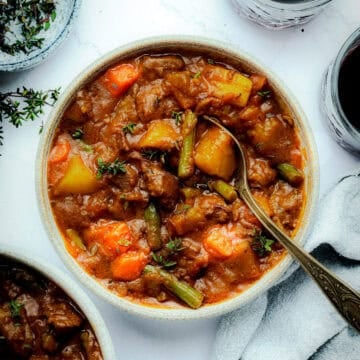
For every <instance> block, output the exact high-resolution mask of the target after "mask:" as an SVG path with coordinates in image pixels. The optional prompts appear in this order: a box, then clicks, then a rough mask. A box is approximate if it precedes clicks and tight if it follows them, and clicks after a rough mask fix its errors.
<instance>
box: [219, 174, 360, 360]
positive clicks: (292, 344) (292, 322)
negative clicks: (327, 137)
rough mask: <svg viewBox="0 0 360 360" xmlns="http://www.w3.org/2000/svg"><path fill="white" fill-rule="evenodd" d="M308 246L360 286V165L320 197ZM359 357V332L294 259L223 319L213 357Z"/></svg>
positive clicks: (293, 359) (294, 359) (321, 359)
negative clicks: (268, 285)
mask: <svg viewBox="0 0 360 360" xmlns="http://www.w3.org/2000/svg"><path fill="white" fill-rule="evenodd" d="M305 249H306V250H307V251H311V252H314V253H315V256H316V257H317V258H318V259H319V260H320V261H321V262H322V263H323V264H324V265H326V266H328V267H329V268H330V269H331V270H333V271H334V272H336V273H337V274H338V275H339V276H340V277H341V278H343V279H344V280H346V281H347V282H349V283H350V284H351V285H352V286H353V287H354V288H355V289H358V290H360V169H358V170H356V171H353V172H351V173H350V174H347V175H346V176H344V177H343V178H341V179H340V180H339V181H338V183H337V184H336V185H335V186H334V187H333V188H332V189H331V190H330V191H329V193H328V194H326V195H325V196H324V198H323V199H322V201H321V203H320V206H319V209H318V215H317V219H316V222H315V226H314V229H313V232H312V234H311V236H310V237H309V239H307V241H306V244H305ZM239 359H241V360H308V359H311V360H325V359H326V360H335V359H336V360H342V359H346V360H359V359H360V336H359V334H358V333H357V332H355V331H354V330H353V329H352V328H350V327H349V326H348V325H347V324H346V323H345V321H344V320H343V319H342V318H341V316H340V315H339V314H338V313H337V312H336V310H335V309H334V308H333V306H332V305H331V304H330V303H329V302H328V300H327V299H326V298H325V296H323V294H322V293H321V290H320V289H319V288H318V287H317V285H316V284H315V283H314V282H313V281H312V280H310V278H309V276H307V275H306V274H305V273H304V271H303V270H302V269H300V268H299V266H298V265H297V264H296V263H293V264H292V265H291V267H290V268H289V269H288V271H287V272H286V273H285V274H284V276H283V277H282V279H281V280H280V281H279V283H278V284H277V285H276V286H275V287H273V288H272V289H270V290H269V291H268V292H267V293H266V294H264V295H262V296H260V297H259V298H257V299H256V300H255V301H254V302H252V303H250V304H248V305H246V306H244V307H242V308H241V309H239V310H237V311H234V312H232V313H230V314H228V315H226V316H225V317H223V318H222V319H221V321H220V324H219V328H218V332H217V335H216V339H215V348H214V353H213V360H239Z"/></svg>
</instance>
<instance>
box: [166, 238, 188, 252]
mask: <svg viewBox="0 0 360 360" xmlns="http://www.w3.org/2000/svg"><path fill="white" fill-rule="evenodd" d="M182 241H183V240H182V238H178V237H175V238H173V239H170V241H169V242H168V243H167V244H166V245H165V246H166V248H167V249H168V250H170V252H171V253H172V254H173V253H177V252H180V251H182V250H184V249H185V248H184V247H183V246H182Z"/></svg>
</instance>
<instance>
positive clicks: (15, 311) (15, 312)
mask: <svg viewBox="0 0 360 360" xmlns="http://www.w3.org/2000/svg"><path fill="white" fill-rule="evenodd" d="M23 306H24V305H23V304H21V303H19V302H18V301H16V300H10V301H9V307H10V312H11V317H12V318H17V317H19V316H20V310H21V308H22V307H23Z"/></svg>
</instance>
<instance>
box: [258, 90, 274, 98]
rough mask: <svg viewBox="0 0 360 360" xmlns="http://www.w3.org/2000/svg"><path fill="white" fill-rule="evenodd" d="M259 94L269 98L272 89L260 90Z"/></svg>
mask: <svg viewBox="0 0 360 360" xmlns="http://www.w3.org/2000/svg"><path fill="white" fill-rule="evenodd" d="M257 94H258V95H259V96H261V97H263V98H264V99H269V98H270V96H271V90H265V91H258V92H257Z"/></svg>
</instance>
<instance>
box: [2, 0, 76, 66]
mask: <svg viewBox="0 0 360 360" xmlns="http://www.w3.org/2000/svg"><path fill="white" fill-rule="evenodd" d="M55 5H56V19H55V21H54V22H52V23H51V25H50V27H49V29H48V30H46V31H45V30H43V31H41V33H40V34H39V37H42V38H44V42H43V44H42V46H41V48H40V49H37V48H36V49H34V50H33V51H31V52H29V53H28V54H25V53H23V52H18V53H16V54H14V55H10V54H6V53H4V52H2V51H1V50H0V71H20V70H27V69H31V68H33V67H35V66H37V65H39V64H40V63H42V62H43V61H45V59H46V58H47V57H48V56H49V55H50V54H52V53H53V52H54V51H55V49H57V48H58V47H59V45H60V44H61V43H62V42H63V41H64V40H65V39H66V38H67V36H68V35H69V33H70V30H71V29H72V26H73V23H74V21H75V19H76V18H77V16H78V14H79V9H80V5H81V0H56V1H55Z"/></svg>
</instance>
